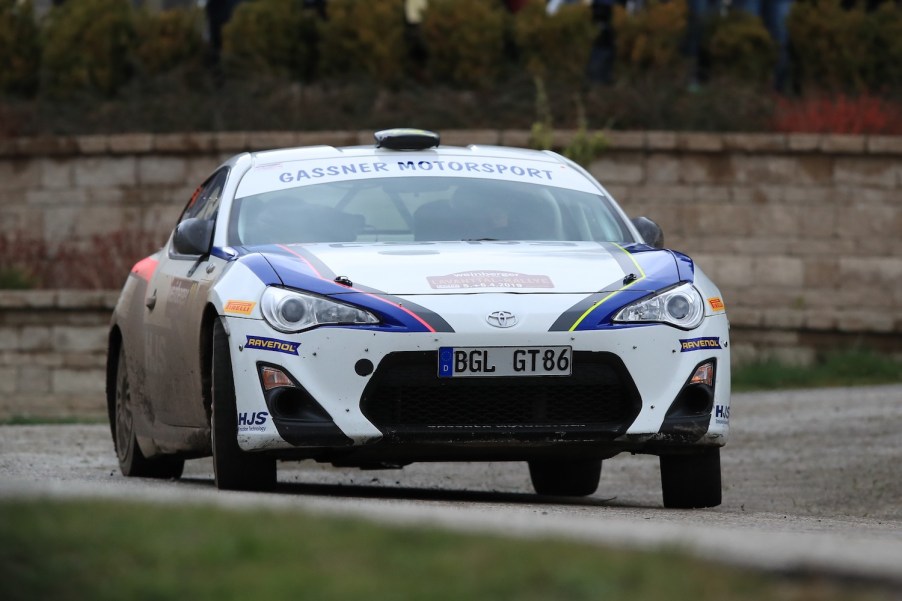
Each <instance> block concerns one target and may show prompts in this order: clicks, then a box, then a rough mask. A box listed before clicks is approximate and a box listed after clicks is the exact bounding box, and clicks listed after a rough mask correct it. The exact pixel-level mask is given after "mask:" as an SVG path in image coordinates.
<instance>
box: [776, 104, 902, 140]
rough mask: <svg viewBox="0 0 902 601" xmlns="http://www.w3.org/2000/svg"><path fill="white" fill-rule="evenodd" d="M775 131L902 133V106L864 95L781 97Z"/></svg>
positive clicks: (777, 108) (777, 107)
mask: <svg viewBox="0 0 902 601" xmlns="http://www.w3.org/2000/svg"><path fill="white" fill-rule="evenodd" d="M774 130H776V131H780V132H787V133H792V132H804V133H825V134H826V133H831V134H882V135H902V107H900V106H899V105H898V104H895V103H893V102H891V101H889V100H886V99H883V98H879V97H876V96H871V95H869V94H862V95H860V96H857V97H848V96H844V95H842V94H840V95H838V96H832V97H829V98H827V97H806V98H801V99H788V98H778V99H777V105H776V110H775V114H774Z"/></svg>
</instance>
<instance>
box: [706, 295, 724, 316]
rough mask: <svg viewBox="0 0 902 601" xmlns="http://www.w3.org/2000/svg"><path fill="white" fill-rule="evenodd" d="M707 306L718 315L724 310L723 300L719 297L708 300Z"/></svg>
mask: <svg viewBox="0 0 902 601" xmlns="http://www.w3.org/2000/svg"><path fill="white" fill-rule="evenodd" d="M708 305H709V306H710V307H711V310H712V311H714V312H715V313H720V312H721V311H723V310H724V307H723V299H721V298H720V297H719V296H712V297H711V298H709V299H708Z"/></svg>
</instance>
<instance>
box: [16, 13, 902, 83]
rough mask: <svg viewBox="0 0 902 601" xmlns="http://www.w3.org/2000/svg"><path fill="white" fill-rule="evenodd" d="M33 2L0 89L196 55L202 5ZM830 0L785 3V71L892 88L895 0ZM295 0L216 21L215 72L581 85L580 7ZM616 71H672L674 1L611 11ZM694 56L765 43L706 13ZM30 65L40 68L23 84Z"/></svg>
mask: <svg viewBox="0 0 902 601" xmlns="http://www.w3.org/2000/svg"><path fill="white" fill-rule="evenodd" d="M31 2H32V0H24V1H23V0H0V54H2V56H3V57H4V61H3V64H0V92H2V93H3V94H5V95H26V96H27V95H30V94H31V95H33V94H35V93H40V94H45V93H46V94H47V95H49V96H51V97H53V96H57V97H63V96H65V95H67V94H73V93H80V92H85V91H87V92H90V93H95V94H99V95H102V96H107V97H112V96H115V95H116V94H117V92H119V90H121V89H122V88H123V87H124V86H126V85H127V84H129V83H130V82H131V81H134V80H135V78H136V76H137V77H139V78H140V77H153V76H157V75H159V74H162V73H166V72H168V71H171V70H174V69H178V68H180V67H181V65H184V64H185V63H190V62H194V61H199V60H200V57H201V56H202V54H203V50H204V47H203V42H202V38H201V31H202V28H203V22H202V18H203V17H202V13H201V12H200V11H197V10H174V11H166V12H161V13H146V12H143V11H139V10H137V9H135V8H133V3H132V2H131V1H130V0H67V1H66V2H64V3H62V4H61V5H58V6H53V7H52V8H51V9H50V11H49V13H48V14H47V16H46V18H44V19H42V20H40V21H36V20H35V18H34V16H33V14H32V4H31ZM843 3H844V1H843V0H796V2H795V3H794V6H793V8H792V11H791V13H790V17H789V20H788V29H789V33H790V37H791V45H792V59H793V60H792V65H791V71H792V74H793V77H794V80H795V81H796V82H797V85H798V86H799V87H800V88H801V89H802V90H803V91H807V90H818V89H819V90H825V91H828V92H830V91H833V92H835V91H844V92H851V93H853V94H860V93H863V92H866V91H870V92H873V93H884V94H885V93H896V94H898V93H902V4H899V3H898V2H893V1H890V0H885V1H884V2H882V3H880V4H879V6H878V7H877V9H876V10H871V11H868V10H867V9H866V8H865V7H864V6H863V5H861V4H859V5H855V6H852V7H851V8H848V9H847V8H843V6H842V4H843ZM304 4H305V2H304V0H248V1H246V2H243V3H242V4H240V6H239V7H238V9H237V10H236V11H235V14H234V16H233V20H232V22H231V23H230V24H229V25H228V26H227V27H226V28H225V31H224V49H223V61H224V67H225V69H224V71H225V75H226V78H227V79H228V78H232V80H233V81H239V82H240V81H242V80H243V79H245V78H246V77H248V75H251V76H253V75H257V74H266V75H269V76H274V77H276V78H282V79H286V80H294V81H301V82H307V83H310V82H317V81H326V82H329V81H339V82H347V81H355V82H356V81H359V80H360V78H365V79H366V80H368V81H370V82H373V83H375V84H377V85H382V86H390V87H393V88H398V87H399V86H401V85H404V84H407V83H409V82H411V81H413V82H415V83H417V84H418V85H422V84H425V85H436V84H438V85H449V86H452V87H455V88H459V89H473V90H485V89H490V88H491V87H492V86H495V85H498V84H499V83H502V82H505V81H507V79H508V78H509V77H510V75H511V74H514V73H517V72H522V71H524V70H525V71H527V72H528V73H529V74H530V75H532V76H537V77H542V78H543V79H546V80H548V81H549V83H553V81H552V80H557V83H556V85H557V84H560V85H564V86H565V87H567V86H568V87H571V88H575V87H577V86H582V85H585V84H586V82H585V81H584V78H585V66H586V63H587V60H588V56H589V53H590V51H591V46H592V44H593V42H594V39H595V37H596V35H597V33H598V30H597V26H596V24H595V23H593V22H592V20H591V16H590V11H589V10H588V9H587V8H586V7H585V6H582V5H572V6H571V5H568V6H564V7H562V8H561V10H560V11H559V12H558V13H557V14H555V15H553V16H549V15H548V14H547V13H546V12H545V10H544V4H545V3H544V1H543V0H530V1H529V2H528V4H527V5H526V7H525V8H523V9H522V10H521V11H520V12H518V13H516V14H511V13H509V12H508V11H506V10H505V9H504V8H503V3H501V2H497V1H492V2H490V1H488V0H431V1H430V2H429V4H428V6H427V8H426V10H425V11H424V12H423V15H422V17H423V18H422V22H421V23H420V24H419V25H418V26H412V25H408V24H406V23H405V21H404V0H379V2H364V1H362V0H330V1H329V2H328V4H327V6H328V18H327V19H326V20H322V19H321V18H319V16H318V15H317V13H316V11H313V10H310V9H305V8H304ZM613 14H614V16H613V24H614V28H615V31H616V35H615V39H616V51H617V59H616V64H617V73H618V77H619V78H620V79H622V80H627V81H630V80H633V81H636V79H635V78H636V77H640V78H641V77H645V76H646V75H647V74H658V76H665V77H672V78H674V79H676V80H683V78H684V76H685V75H686V69H687V66H688V59H687V57H686V56H685V53H684V52H683V46H684V39H685V33H686V27H687V9H686V2H685V0H668V1H663V0H648V1H647V2H646V3H645V6H644V8H643V9H642V10H639V11H632V12H630V11H627V10H625V9H624V8H623V7H621V6H619V5H618V6H616V7H615V10H614V13H613ZM703 52H704V54H705V56H707V57H708V59H709V61H710V72H711V74H712V76H714V77H717V78H720V77H727V78H733V79H736V80H740V81H745V82H757V85H760V86H766V85H767V82H768V81H769V79H770V77H771V74H772V71H773V65H774V62H775V60H776V48H775V46H774V43H773V41H772V40H771V39H770V36H769V35H768V34H767V33H766V30H765V29H764V27H763V24H762V23H761V21H760V19H758V18H757V17H752V16H745V17H740V16H734V17H729V18H722V19H714V20H713V21H712V23H711V28H710V30H709V31H708V34H707V35H706V37H705V41H704V48H703ZM37 74H40V78H38V76H37Z"/></svg>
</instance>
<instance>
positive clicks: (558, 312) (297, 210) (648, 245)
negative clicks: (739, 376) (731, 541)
mask: <svg viewBox="0 0 902 601" xmlns="http://www.w3.org/2000/svg"><path fill="white" fill-rule="evenodd" d="M375 138H376V141H375V144H374V145H371V146H363V147H348V148H334V147H330V146H314V147H304V148H291V149H279V150H270V151H265V152H252V153H243V154H239V155H237V156H235V157H233V158H231V159H230V160H228V161H227V162H225V163H224V164H223V165H222V166H221V167H219V168H218V169H217V170H216V171H215V172H214V173H213V174H212V175H210V177H209V178H208V179H207V180H206V181H205V182H203V184H201V186H200V187H199V188H198V189H197V191H196V192H195V193H194V194H193V196H192V197H191V199H190V200H189V201H188V203H187V206H186V207H185V209H184V211H183V212H182V214H181V217H180V218H179V220H178V224H177V225H176V227H175V230H174V231H173V233H172V235H171V236H170V238H169V240H168V242H167V243H166V245H165V246H164V247H163V248H162V249H161V250H160V251H158V252H156V253H155V254H153V255H151V256H149V257H147V258H145V259H143V260H141V261H140V262H138V263H137V264H136V265H135V266H134V268H133V269H132V271H131V273H130V274H129V277H128V279H127V281H126V283H125V286H124V288H123V290H122V294H121V296H120V298H119V301H118V304H117V305H116V308H115V311H114V314H113V318H112V323H111V329H110V334H109V359H108V370H107V374H108V375H107V402H108V409H109V417H110V425H111V429H112V434H113V440H114V443H115V448H116V453H117V455H118V459H119V465H120V467H121V470H122V473H123V474H125V475H126V476H143V477H158V478H177V477H179V476H180V475H181V473H182V469H183V466H184V461H185V460H186V459H191V458H196V457H203V456H209V455H212V456H213V465H214V477H215V483H216V486H217V487H219V488H221V489H238V490H267V489H272V488H273V487H274V486H275V485H276V480H277V474H276V464H277V461H278V460H300V459H313V460H316V461H322V462H331V463H333V464H335V465H339V466H356V467H364V468H397V467H402V466H404V465H407V464H410V463H412V462H422V461H522V462H526V463H527V464H528V467H529V473H530V476H531V480H532V483H533V486H534V488H535V490H536V492H537V493H539V494H547V495H569V496H583V495H590V494H592V493H593V492H595V491H596V489H597V487H598V483H599V477H600V472H601V465H602V461H603V460H605V459H608V458H610V457H613V456H615V455H617V454H618V453H622V452H630V453H647V454H652V455H658V456H660V468H661V484H662V491H663V504H664V506H666V507H710V506H715V505H718V504H719V503H720V502H721V477H720V447H721V446H722V445H723V444H724V443H725V441H726V438H727V435H728V432H729V415H730V358H729V324H728V322H727V317H726V313H725V310H724V302H723V300H722V298H721V294H720V292H719V291H718V289H717V287H716V286H715V285H714V284H713V283H712V282H711V281H710V280H709V279H708V278H707V277H706V276H705V275H704V274H703V273H702V271H701V270H700V269H699V268H698V266H697V265H695V264H694V263H693V261H692V260H691V259H690V258H689V257H687V256H685V255H683V254H680V253H678V252H675V251H672V250H665V249H662V248H660V247H661V246H662V234H661V230H660V228H658V227H657V226H656V225H655V224H654V223H653V222H651V221H650V220H648V219H645V218H637V219H634V220H632V221H631V220H630V219H629V218H628V217H627V216H626V215H625V213H624V212H623V210H622V209H621V208H620V207H618V205H617V204H616V203H615V201H614V200H613V199H612V198H611V196H610V194H608V192H607V191H606V190H605V189H604V187H602V186H601V185H600V184H599V183H598V182H597V181H596V180H595V179H594V178H593V177H592V176H590V175H589V174H588V173H587V172H586V171H585V170H584V169H583V168H582V167H580V166H579V165H577V164H576V163H574V162H572V161H570V160H568V159H566V158H564V157H562V156H560V155H558V154H556V153H554V152H550V151H533V150H524V149H515V148H503V147H496V146H477V145H472V146H467V147H446V146H441V145H440V144H439V136H438V135H437V134H435V133H433V132H427V131H422V130H410V129H398V130H387V131H383V132H378V133H377V134H376V136H375Z"/></svg>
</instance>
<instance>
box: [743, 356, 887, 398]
mask: <svg viewBox="0 0 902 601" xmlns="http://www.w3.org/2000/svg"><path fill="white" fill-rule="evenodd" d="M898 383H902V362H900V361H896V360H894V359H892V358H890V357H887V356H886V355H881V354H879V353H876V352H874V351H865V350H853V351H841V352H833V353H826V354H824V355H823V356H821V357H819V358H818V359H817V361H815V363H814V364H813V365H810V366H807V367H800V366H793V365H786V364H784V363H781V362H779V361H776V360H768V361H761V362H758V363H752V364H749V365H745V366H741V367H738V368H735V369H733V378H732V385H733V390H734V391H739V392H742V391H749V390H779V389H783V388H821V387H826V386H870V385H875V384H898Z"/></svg>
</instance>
